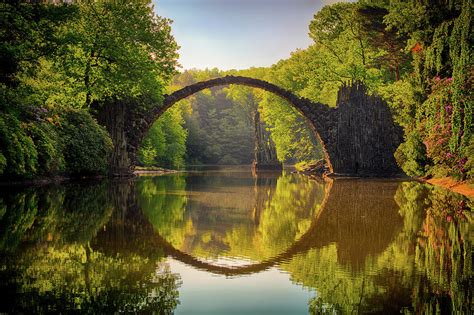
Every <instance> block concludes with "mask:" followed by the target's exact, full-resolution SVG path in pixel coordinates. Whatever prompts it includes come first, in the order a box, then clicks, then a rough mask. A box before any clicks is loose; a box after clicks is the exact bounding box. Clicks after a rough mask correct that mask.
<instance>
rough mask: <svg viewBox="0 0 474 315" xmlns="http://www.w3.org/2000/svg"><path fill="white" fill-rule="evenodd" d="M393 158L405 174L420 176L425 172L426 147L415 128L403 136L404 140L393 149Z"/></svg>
mask: <svg viewBox="0 0 474 315" xmlns="http://www.w3.org/2000/svg"><path fill="white" fill-rule="evenodd" d="M395 159H396V160H397V163H398V165H399V166H400V167H401V168H402V170H403V171H404V172H405V173H406V174H407V175H409V176H422V175H424V174H425V165H426V164H427V159H426V147H425V144H424V143H423V141H422V139H421V136H420V135H419V133H418V132H417V131H416V130H414V131H412V132H410V133H408V134H407V135H406V136H405V142H403V143H402V144H400V146H399V147H398V149H397V151H395Z"/></svg>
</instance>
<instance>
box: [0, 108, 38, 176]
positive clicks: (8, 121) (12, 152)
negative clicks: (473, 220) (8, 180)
mask: <svg viewBox="0 0 474 315" xmlns="http://www.w3.org/2000/svg"><path fill="white" fill-rule="evenodd" d="M0 154H1V155H2V157H0V175H6V176H10V177H32V176H33V175H35V174H36V170H37V166H38V152H37V150H36V147H35V144H34V142H33V140H32V139H31V138H30V137H29V136H28V135H27V133H26V132H25V130H24V125H23V124H21V123H20V121H19V120H18V119H17V118H16V117H14V116H13V115H10V114H6V113H2V115H1V116H0ZM2 165H3V167H2Z"/></svg>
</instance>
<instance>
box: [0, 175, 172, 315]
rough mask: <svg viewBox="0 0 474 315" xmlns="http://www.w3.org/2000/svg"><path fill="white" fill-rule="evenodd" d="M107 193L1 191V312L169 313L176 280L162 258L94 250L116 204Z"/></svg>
mask: <svg viewBox="0 0 474 315" xmlns="http://www.w3.org/2000/svg"><path fill="white" fill-rule="evenodd" d="M109 188H110V185H109V183H107V182H102V183H99V184H87V185H67V186H65V187H49V188H41V189H37V190H33V189H28V190H26V191H25V190H24V191H19V192H14V191H11V190H3V191H2V194H1V196H0V209H1V212H0V214H1V221H0V226H1V229H0V245H1V248H0V250H1V252H2V253H3V254H2V255H1V259H0V266H1V269H0V277H1V278H0V290H1V295H2V303H0V304H1V306H0V312H7V313H49V312H53V313H64V312H66V313H67V312H71V311H80V312H84V313H113V312H144V311H155V312H158V313H159V314H171V313H172V312H173V310H174V309H175V308H176V306H177V304H178V286H179V285H180V280H179V276H178V275H175V274H172V273H171V272H170V270H169V267H168V266H167V265H166V264H165V263H164V262H161V257H154V259H150V258H149V257H145V256H141V255H139V254H137V253H134V252H126V251H122V252H116V251H113V250H112V251H108V252H107V253H106V254H104V252H101V251H97V250H94V248H93V246H91V244H92V243H94V239H95V237H96V236H97V233H98V232H99V231H100V230H101V229H104V225H105V224H106V223H107V222H108V220H109V218H110V216H111V214H112V212H113V210H114V206H116V205H117V203H114V200H113V199H114V198H110V190H109ZM91 241H92V242H91Z"/></svg>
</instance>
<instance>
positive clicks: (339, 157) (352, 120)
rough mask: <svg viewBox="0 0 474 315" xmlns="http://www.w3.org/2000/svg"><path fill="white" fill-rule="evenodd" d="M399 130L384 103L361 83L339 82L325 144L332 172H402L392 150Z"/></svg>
mask: <svg viewBox="0 0 474 315" xmlns="http://www.w3.org/2000/svg"><path fill="white" fill-rule="evenodd" d="M402 137H403V131H402V129H401V128H400V127H399V126H397V125H395V123H394V121H393V118H392V114H391V112H390V109H389V107H388V105H387V104H386V103H385V102H384V101H383V100H382V99H381V98H380V97H378V96H377V95H368V94H367V90H366V88H365V86H364V85H362V84H361V83H354V84H352V85H350V86H343V87H342V88H341V89H340V90H339V94H338V100H337V127H336V132H335V134H333V135H332V139H330V140H329V141H330V142H332V143H327V144H326V147H327V149H328V151H329V155H330V158H331V164H332V167H333V172H334V173H335V174H340V175H356V176H393V175H397V174H402V172H401V170H400V168H399V167H398V165H397V163H396V161H395V158H394V153H395V150H396V149H397V147H398V146H399V144H400V143H401V141H402Z"/></svg>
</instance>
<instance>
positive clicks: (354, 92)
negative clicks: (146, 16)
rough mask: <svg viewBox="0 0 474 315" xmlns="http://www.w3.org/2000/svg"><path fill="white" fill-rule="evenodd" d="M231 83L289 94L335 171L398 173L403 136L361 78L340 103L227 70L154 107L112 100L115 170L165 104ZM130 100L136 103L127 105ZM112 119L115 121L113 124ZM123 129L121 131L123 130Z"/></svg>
mask: <svg viewBox="0 0 474 315" xmlns="http://www.w3.org/2000/svg"><path fill="white" fill-rule="evenodd" d="M229 84H239V85H244V86H249V87H254V88H260V89H263V90H265V91H268V92H271V93H273V94H275V95H277V96H280V97H282V98H283V99H285V100H287V101H288V103H289V104H291V105H292V106H293V107H294V108H295V109H296V110H298V111H299V112H300V113H301V114H302V115H303V116H304V117H305V118H306V119H307V121H308V123H309V125H310V126H311V128H312V129H313V131H314V132H315V134H316V135H317V138H318V139H319V140H320V141H321V143H322V145H323V149H324V152H325V155H326V160H327V162H328V164H329V168H330V170H331V171H332V172H333V173H337V174H349V175H368V176H389V175H393V174H398V173H400V170H399V168H398V166H397V165H396V162H395V159H394V157H393V154H394V152H395V150H396V148H397V147H398V145H399V143H400V141H401V137H402V132H401V129H400V128H399V127H397V126H395V125H394V122H393V119H392V115H391V113H390V110H389V108H388V106H387V105H386V104H385V103H384V102H383V101H382V100H381V99H380V98H379V97H377V96H368V95H367V92H366V89H365V87H364V86H362V85H361V84H354V85H352V86H344V87H342V88H341V90H340V91H339V94H338V101H337V107H336V108H331V107H329V106H327V105H323V104H320V103H314V102H312V101H310V100H308V99H305V98H300V97H298V96H296V95H294V94H293V93H291V92H289V91H287V90H285V89H282V88H280V87H278V86H276V85H274V84H271V83H268V82H265V81H262V80H259V79H254V78H248V77H241V76H226V77H222V78H216V79H211V80H208V81H204V82H198V83H195V84H192V85H190V86H187V87H185V88H182V89H180V90H178V91H176V92H174V93H172V94H170V95H167V96H165V98H164V101H163V104H160V106H157V107H155V108H152V109H149V108H148V109H146V110H141V111H139V110H137V109H136V108H140V107H139V106H138V107H137V106H136V103H137V102H139V101H137V100H135V101H133V100H128V101H123V100H122V101H120V102H115V103H114V104H109V105H113V108H114V111H116V112H117V114H115V115H119V116H120V115H122V116H123V117H122V119H111V118H110V117H109V119H108V121H109V123H107V122H106V121H107V119H102V121H103V122H104V124H105V125H106V126H107V128H108V129H109V132H110V133H111V134H112V138H113V139H114V142H116V152H115V154H114V156H115V158H114V163H115V164H116V170H118V171H120V170H123V169H124V168H128V169H130V165H132V166H133V164H134V162H135V156H136V151H137V148H138V146H139V145H140V142H141V141H142V139H143V137H144V136H145V135H146V132H147V131H148V129H149V128H150V127H151V125H152V124H153V122H154V121H156V119H158V118H159V117H160V116H161V115H162V114H163V113H164V112H165V111H166V110H167V109H169V108H170V107H171V106H173V105H174V104H175V103H177V102H178V101H180V100H182V99H184V98H186V97H188V96H191V95H193V94H195V93H197V92H199V91H201V90H204V89H207V88H211V87H216V86H222V85H229ZM127 103H128V104H130V105H135V106H128V105H127ZM121 105H122V106H121ZM128 108H133V110H129V109H128ZM109 116H110V115H109ZM110 122H112V124H113V126H110ZM120 122H121V128H119V129H117V126H116V125H117V124H120ZM120 129H121V130H122V131H123V134H120ZM288 132H291V130H289V131H288ZM117 133H119V134H117ZM124 157H125V158H124ZM128 157H129V158H128ZM127 163H128V164H127Z"/></svg>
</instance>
